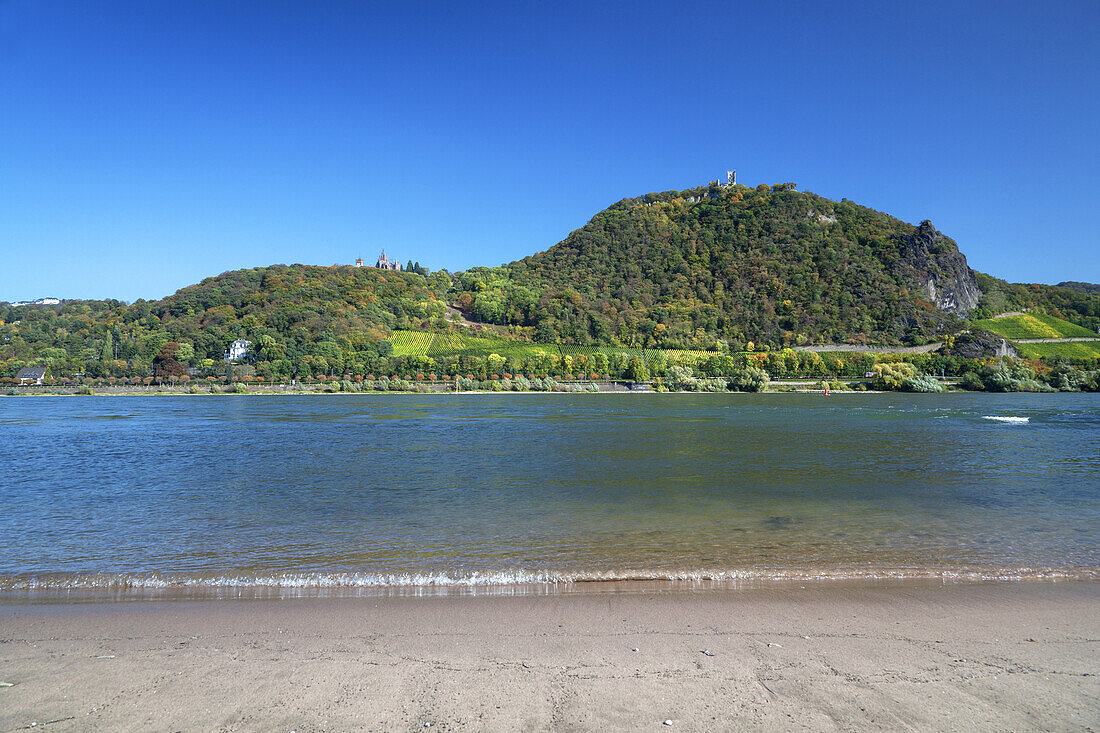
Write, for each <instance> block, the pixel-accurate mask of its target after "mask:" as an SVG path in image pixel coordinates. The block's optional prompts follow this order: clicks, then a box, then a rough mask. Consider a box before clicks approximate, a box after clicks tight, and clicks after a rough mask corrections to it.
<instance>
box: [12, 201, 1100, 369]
mask: <svg viewBox="0 0 1100 733" xmlns="http://www.w3.org/2000/svg"><path fill="white" fill-rule="evenodd" d="M1080 290H1081V288H1078V289H1076V290H1075V289H1071V288H1069V287H1055V286H1046V285H1018V284H1011V283H1006V282H1004V281H1003V280H998V279H997V278H994V277H991V276H989V275H983V274H981V273H974V272H973V271H971V270H970V269H969V268H968V267H967V265H966V259H965V258H964V257H963V256H962V254H961V253H960V252H959V250H958V247H957V246H956V245H955V243H954V242H953V241H952V240H951V239H949V238H947V237H946V236H944V235H943V234H941V233H940V232H938V231H936V230H935V228H934V227H933V226H932V225H931V223H930V222H922V223H921V224H920V225H918V226H913V225H911V224H908V223H906V222H903V221H900V220H898V219H896V218H894V217H891V216H888V215H886V214H883V213H881V212H877V211H874V210H872V209H869V208H866V207H862V206H859V205H857V204H854V203H852V202H850V201H846V200H844V201H839V202H837V201H831V200H828V199H825V198H822V197H820V196H816V195H814V194H812V193H801V192H798V191H796V190H795V187H794V184H779V185H776V186H765V185H761V186H757V187H756V188H748V187H746V186H719V185H717V184H711V185H710V186H704V187H700V188H694V189H689V190H686V191H669V192H665V193H660V194H647V195H645V196H641V197H637V198H629V199H624V200H622V201H620V202H618V203H616V204H614V205H613V206H611V207H609V208H607V209H606V210H604V211H602V212H599V213H598V214H596V216H594V217H593V218H592V220H591V221H589V222H588V223H587V224H586V225H585V226H583V227H582V228H580V229H578V230H576V231H575V232H573V233H572V234H570V235H569V236H568V237H567V238H566V239H565V240H564V241H562V242H560V243H558V244H556V245H554V246H552V247H550V248H549V249H548V250H546V251H544V252H541V253H538V254H535V255H532V256H530V257H526V258H524V259H522V260H519V261H517V262H513V263H511V264H508V265H504V266H501V267H493V268H487V267H475V268H472V269H470V270H469V271H467V272H463V273H455V274H454V275H451V274H449V273H447V272H445V271H440V272H436V273H434V274H431V275H430V276H429V275H428V273H427V271H426V270H423V268H418V269H417V271H415V272H394V271H388V270H380V269H375V268H355V267H350V266H334V267H316V266H309V265H290V266H287V265H272V266H269V267H258V268H254V269H248V270H237V271H233V272H226V273H223V274H221V275H218V276H216V277H209V278H206V279H205V280H203V281H202V282H200V283H198V284H196V285H192V286H190V287H186V288H183V289H181V290H179V291H178V292H176V293H175V294H173V295H170V296H168V297H166V298H163V299H161V300H155V301H144V300H139V301H137V302H135V303H133V304H126V303H122V302H120V301H117V300H104V301H65V302H63V303H62V304H60V305H53V306H30V305H28V306H13V305H10V304H6V303H0V379H10V378H11V377H13V376H14V375H15V373H16V372H17V371H18V370H19V369H21V368H22V367H24V366H28V365H36V366H47V367H48V368H49V370H50V372H51V374H52V375H54V376H55V377H57V378H77V377H82V378H89V377H90V378H98V379H110V380H130V381H131V382H132V380H139V381H140V380H143V379H152V378H157V379H166V378H173V377H174V378H180V379H182V378H183V377H187V378H202V379H207V378H212V377H214V378H228V376H230V375H228V374H227V370H226V365H225V363H224V362H223V360H222V355H223V352H224V351H225V349H226V347H227V345H228V344H229V343H230V342H232V341H233V340H235V339H245V340H247V341H249V342H250V348H249V352H248V357H247V362H248V363H247V365H240V367H239V369H238V371H240V372H242V373H246V374H247V375H248V376H250V377H251V376H254V377H255V378H256V379H263V380H268V381H286V380H289V379H292V378H299V377H300V378H305V377H311V376H313V377H319V376H322V375H323V376H326V377H333V376H336V375H346V374H350V375H355V374H360V375H367V374H372V373H380V374H382V373H388V374H395V373H402V374H404V373H408V372H413V373H416V372H417V371H419V370H422V369H438V370H440V371H443V370H456V371H455V372H446V373H469V372H470V371H477V370H479V369H481V368H482V367H484V368H486V369H487V368H488V366H487V365H486V364H485V361H486V359H487V358H488V357H489V356H490V355H492V354H496V355H497V356H498V357H501V358H502V359H504V360H506V361H507V360H511V362H512V365H513V366H516V365H519V364H530V363H531V360H532V359H534V360H535V362H534V363H536V364H543V365H545V364H544V363H543V362H544V361H545V360H546V359H551V361H553V359H557V360H558V363H559V366H560V364H563V363H567V362H568V363H569V364H570V366H569V369H571V370H572V371H573V372H576V373H577V374H579V373H580V372H581V371H583V370H584V368H585V367H587V366H589V365H595V364H603V363H604V362H605V360H606V361H607V363H608V365H609V368H610V365H611V364H612V363H614V364H618V365H619V366H620V367H622V368H623V369H626V367H627V366H630V365H631V364H633V363H634V361H635V360H636V361H637V365H650V366H652V367H653V368H656V369H661V368H662V367H661V365H662V364H670V363H675V364H678V365H680V366H682V367H683V366H688V365H694V364H700V363H707V364H710V365H711V366H712V367H713V365H714V364H716V363H718V362H716V361H715V359H716V358H718V357H715V354H721V355H722V357H721V358H722V359H724V358H725V356H724V355H725V354H726V353H730V354H736V353H738V352H741V351H742V350H744V351H746V352H749V353H751V354H761V353H764V352H767V351H770V352H771V353H773V354H774V353H776V352H777V351H779V350H782V349H783V348H785V347H790V346H797V345H802V344H806V343H818V344H822V343H854V344H874V345H877V346H883V347H885V350H888V349H889V347H890V346H893V345H900V344H915V343H926V342H928V341H929V340H932V339H934V338H937V337H939V336H942V335H945V334H951V333H955V332H957V331H958V330H960V329H962V328H964V327H965V326H966V322H965V321H964V320H963V319H964V318H967V317H969V318H975V317H980V318H982V319H988V318H989V317H991V316H992V315H993V314H995V313H1000V312H1005V311H1011V310H1024V309H1030V310H1031V311H1032V313H1029V314H1028V317H1027V318H1023V319H1016V320H1008V319H998V320H997V321H995V322H992V323H986V322H985V321H980V322H979V323H981V325H983V326H984V327H985V328H988V329H990V330H993V331H997V332H998V333H1005V335H1006V336H1007V337H1009V338H1027V337H1044V336H1046V337H1050V336H1055V335H1056V336H1069V335H1078V336H1082V335H1091V334H1092V330H1093V329H1095V328H1096V327H1098V326H1100V296H1097V295H1093V294H1090V293H1088V292H1080ZM1084 290H1087V288H1085V289H1084ZM454 308H458V309H460V310H461V311H462V312H463V313H464V314H465V315H466V316H467V317H468V319H469V320H470V321H473V323H472V324H465V325H463V324H456V323H455V322H454V321H453V319H452V317H453V315H454V314H453V310H454ZM1043 314H1046V315H1043ZM485 324H496V325H493V326H488V327H486V326H485ZM466 326H471V327H469V328H468V327H466ZM1082 329H1087V330H1086V331H1082ZM1089 348H1090V347H1087V346H1083V347H1076V348H1075V350H1074V352H1073V353H1082V354H1084V353H1086V352H1087V353H1092V352H1091V351H1089ZM1040 351H1042V350H1039V349H1036V350H1032V351H1031V352H1027V353H1040ZM1047 351H1048V352H1049V349H1048V350H1047ZM1049 353H1053V352H1049ZM1060 353H1061V352H1060ZM1065 353H1068V352H1065ZM754 358H756V357H754ZM719 361H721V359H719ZM853 363H855V362H853ZM723 364H724V362H723ZM637 365H635V366H637ZM726 366H728V365H725V366H723V367H722V368H723V369H724V368H726ZM707 368H708V369H710V371H711V372H713V369H712V368H711V367H707ZM784 368H785V367H784ZM814 368H815V369H816V367H814ZM534 371H540V370H539V369H535V370H534ZM773 371H776V373H777V374H778V373H780V371H781V369H780V366H779V362H776V364H775V365H773ZM834 371H835V370H834Z"/></svg>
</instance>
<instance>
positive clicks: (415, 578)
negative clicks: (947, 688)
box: [0, 567, 1100, 594]
mask: <svg viewBox="0 0 1100 733" xmlns="http://www.w3.org/2000/svg"><path fill="white" fill-rule="evenodd" d="M1075 579H1076V580H1100V568H1068V569H1059V568H1030V567H1015V568H980V567H975V568H921V567H911V568H905V567H902V568H850V569H849V568H833V569H821V570H816V569H791V570H780V569H768V570H759V569H736V570H685V571H649V570H623V571H609V572H572V573H555V572H527V571H522V570H513V571H498V572H472V573H467V574H457V573H443V572H439V573H401V574H373V573H281V574H271V575H255V576H248V575H222V576H202V575H183V574H178V575H177V574H158V573H149V574H107V573H98V574H77V575H52V576H37V577H18V576H14V577H13V576H8V577H3V576H0V592H6V591H30V592H39V591H47V592H49V591H106V592H111V593H124V594H125V593H138V594H141V593H145V592H149V591H153V592H157V591H174V590H180V591H204V590H205V591H221V590H228V591H242V590H254V591H273V592H275V593H282V592H290V593H292V594H294V593H298V592H306V593H309V592H321V591H328V590H336V591H339V590H345V591H369V590H381V591H394V590H397V591H400V590H432V589H440V590H446V589H456V590H461V589H467V590H470V591H477V590H479V589H482V590H490V589H493V588H497V589H500V588H518V587H542V588H544V589H549V590H550V592H554V591H555V590H561V589H565V590H568V589H569V588H574V589H576V588H580V587H581V586H586V585H590V584H591V585H596V584H600V583H605V584H606V583H626V582H664V583H670V584H672V585H674V586H678V585H687V586H693V585H698V584H703V585H706V586H713V587H724V586H728V587H733V586H737V585H740V584H745V583H753V584H755V583H764V584H767V583H790V582H808V581H812V582H831V581H841V582H875V581H891V580H894V581H905V580H936V581H945V582H989V581H1026V580H1075Z"/></svg>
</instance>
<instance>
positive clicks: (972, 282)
mask: <svg viewBox="0 0 1100 733" xmlns="http://www.w3.org/2000/svg"><path fill="white" fill-rule="evenodd" d="M898 240H899V243H898V244H899V247H898V249H899V252H898V254H899V259H898V261H897V264H896V265H895V266H894V271H895V274H897V275H898V277H900V278H901V280H902V281H903V282H905V284H906V285H908V286H909V287H910V288H911V289H912V290H914V291H916V292H920V293H922V294H923V295H924V296H925V297H926V298H927V299H928V300H929V302H931V303H933V304H934V305H935V306H936V307H937V308H938V309H940V310H941V311H944V312H945V313H952V314H954V315H957V316H959V317H960V318H966V316H967V315H968V314H969V313H970V311H972V310H973V309H974V308H975V307H976V306H977V305H978V301H979V300H980V299H981V297H982V291H981V289H979V288H978V279H977V276H976V275H975V273H974V271H973V270H971V269H970V267H968V266H967V264H966V257H965V256H964V255H963V254H962V252H959V247H958V245H956V244H955V242H954V240H952V239H950V238H949V237H946V236H944V235H943V233H941V232H939V231H936V228H935V227H934V226H932V222H930V221H927V220H925V221H922V222H921V223H920V226H918V227H917V228H916V230H915V231H914V232H913V233H912V234H910V235H908V236H904V237H902V236H899V237H898Z"/></svg>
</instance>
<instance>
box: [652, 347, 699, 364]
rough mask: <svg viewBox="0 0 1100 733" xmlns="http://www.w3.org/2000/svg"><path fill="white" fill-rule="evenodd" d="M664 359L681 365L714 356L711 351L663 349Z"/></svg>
mask: <svg viewBox="0 0 1100 733" xmlns="http://www.w3.org/2000/svg"><path fill="white" fill-rule="evenodd" d="M649 351H652V349H647V350H646V353H649ZM662 351H663V352H664V355H665V358H666V359H676V360H677V361H679V362H680V363H681V364H694V363H696V362H700V361H704V360H706V359H709V358H710V357H712V356H714V355H715V352H712V351H693V350H689V349H663V350H662Z"/></svg>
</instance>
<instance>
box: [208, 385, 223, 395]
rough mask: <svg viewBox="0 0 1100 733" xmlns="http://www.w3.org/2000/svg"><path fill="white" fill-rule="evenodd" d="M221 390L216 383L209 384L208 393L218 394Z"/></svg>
mask: <svg viewBox="0 0 1100 733" xmlns="http://www.w3.org/2000/svg"><path fill="white" fill-rule="evenodd" d="M221 391H222V389H221V387H219V386H218V385H216V384H211V385H210V394H220V393H221Z"/></svg>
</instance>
